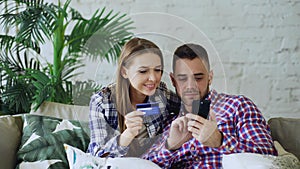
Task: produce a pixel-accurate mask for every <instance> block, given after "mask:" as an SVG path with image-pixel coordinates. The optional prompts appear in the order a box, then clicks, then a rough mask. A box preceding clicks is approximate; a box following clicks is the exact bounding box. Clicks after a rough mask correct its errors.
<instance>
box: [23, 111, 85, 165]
mask: <svg viewBox="0 0 300 169" xmlns="http://www.w3.org/2000/svg"><path fill="white" fill-rule="evenodd" d="M23 118H24V119H23V121H24V126H23V135H22V140H21V145H20V148H19V151H18V153H17V155H18V161H19V164H18V166H17V167H18V168H20V169H23V168H24V169H26V168H30V169H32V168H35V167H36V168H50V169H54V168H69V165H68V161H67V157H66V153H65V150H64V144H65V143H66V144H69V145H72V146H74V147H77V148H79V149H81V150H83V151H86V149H87V147H88V144H89V136H88V134H87V133H86V132H85V130H83V127H82V122H79V121H74V120H63V119H59V118H54V117H47V116H39V115H31V114H26V115H24V117H23Z"/></svg>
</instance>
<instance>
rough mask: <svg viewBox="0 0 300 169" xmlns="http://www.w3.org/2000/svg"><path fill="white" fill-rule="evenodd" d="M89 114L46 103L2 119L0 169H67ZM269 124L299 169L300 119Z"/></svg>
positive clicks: (82, 144)
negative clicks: (44, 165) (48, 167)
mask: <svg viewBox="0 0 300 169" xmlns="http://www.w3.org/2000/svg"><path fill="white" fill-rule="evenodd" d="M88 114H89V108H88V107H87V106H74V105H64V104H60V103H53V102H45V103H43V105H42V106H41V107H40V108H39V109H38V110H37V111H32V112H30V113H29V114H23V115H14V116H0V137H1V138H0V161H1V162H0V164H1V165H0V169H10V168H15V167H16V166H17V167H18V168H26V167H24V166H31V168H34V167H33V166H35V165H36V164H37V163H27V162H24V161H26V160H34V158H40V159H39V160H40V161H39V162H42V161H43V159H48V158H49V156H47V155H51V156H54V158H53V159H52V162H53V163H56V162H57V161H58V160H57V159H60V158H62V159H63V160H62V161H60V163H56V164H57V166H56V167H53V168H67V167H68V165H69V164H68V161H67V158H66V157H65V156H66V154H65V152H64V150H61V149H64V147H63V146H66V144H68V145H71V146H74V147H76V148H78V149H80V150H82V151H85V150H86V148H87V145H88V142H89V129H88ZM268 123H269V125H270V128H271V134H272V138H273V139H274V140H276V148H277V150H278V152H279V155H280V156H282V155H288V156H289V160H290V161H292V162H289V163H293V165H294V164H298V167H299V160H298V159H300V132H299V130H297V128H298V127H297V126H300V119H292V118H271V119H269V120H268ZM62 126H64V129H62V128H63V127H62ZM54 130H55V131H54ZM34 132H39V133H40V134H42V135H43V136H42V137H43V138H39V139H35V138H37V137H40V136H36V135H34V134H33V133H34ZM65 136H69V137H65ZM34 139H35V140H34ZM32 140H34V141H35V142H34V141H32ZM30 141H32V142H30ZM62 143H66V144H62ZM21 145H22V146H21ZM24 145H26V146H24ZM34 146H37V147H34ZM24 147H25V148H24ZM29 152H30V153H29ZM296 157H297V158H298V159H297V158H296ZM22 161H23V163H22V165H20V164H19V163H20V162H22ZM18 164H19V165H18Z"/></svg>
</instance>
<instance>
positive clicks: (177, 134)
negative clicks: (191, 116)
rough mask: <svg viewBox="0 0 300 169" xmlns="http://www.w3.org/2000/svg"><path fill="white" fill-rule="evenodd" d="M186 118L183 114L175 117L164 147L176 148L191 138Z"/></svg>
mask: <svg viewBox="0 0 300 169" xmlns="http://www.w3.org/2000/svg"><path fill="white" fill-rule="evenodd" d="M187 123H188V118H186V117H185V116H182V117H179V118H177V119H175V120H174V121H173V122H172V124H171V128H170V134H169V138H168V139H167V142H166V147H167V148H168V149H169V150H176V149H178V148H179V147H181V146H182V144H183V143H185V142H187V141H188V140H190V139H191V138H192V134H191V133H190V132H189V131H188V130H187Z"/></svg>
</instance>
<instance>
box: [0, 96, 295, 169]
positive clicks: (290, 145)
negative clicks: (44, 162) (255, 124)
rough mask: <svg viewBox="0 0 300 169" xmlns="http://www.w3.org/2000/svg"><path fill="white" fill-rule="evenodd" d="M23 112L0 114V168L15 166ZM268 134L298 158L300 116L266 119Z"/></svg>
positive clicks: (51, 110)
mask: <svg viewBox="0 0 300 169" xmlns="http://www.w3.org/2000/svg"><path fill="white" fill-rule="evenodd" d="M88 113H89V108H88V107H87V106H73V105H64V104H60V103H51V102H45V103H44V104H43V105H42V106H41V108H40V109H39V110H38V111H36V112H31V113H30V114H38V115H43V116H52V117H57V118H62V119H69V120H78V121H82V122H88ZM22 117H23V115H15V116H1V117H0V160H1V162H0V164H1V165H0V169H10V168H15V166H16V163H17V157H16V153H17V151H18V149H19V146H20V142H21V138H22V131H23V120H22ZM268 123H269V124H270V127H271V132H272V137H273V139H274V140H277V141H278V142H279V143H280V145H282V147H283V149H282V148H280V145H279V146H278V145H277V148H278V147H279V148H278V151H279V154H280V155H282V154H286V153H287V152H290V153H292V154H294V155H296V156H297V157H298V159H299V158H300V132H299V130H298V127H299V126H300V119H290V118H272V119H270V120H269V121H268Z"/></svg>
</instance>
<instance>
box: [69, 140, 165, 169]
mask: <svg viewBox="0 0 300 169" xmlns="http://www.w3.org/2000/svg"><path fill="white" fill-rule="evenodd" d="M65 151H66V153H67V157H68V162H69V166H70V168H72V169H82V168H110V169H128V168H130V169H140V168H147V169H160V167H159V166H158V165H156V164H155V163H153V162H151V161H148V160H145V159H141V158H134V157H118V158H100V157H95V156H92V155H90V154H87V153H84V152H83V151H81V150H80V149H78V148H76V147H73V146H70V145H67V144H65Z"/></svg>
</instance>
